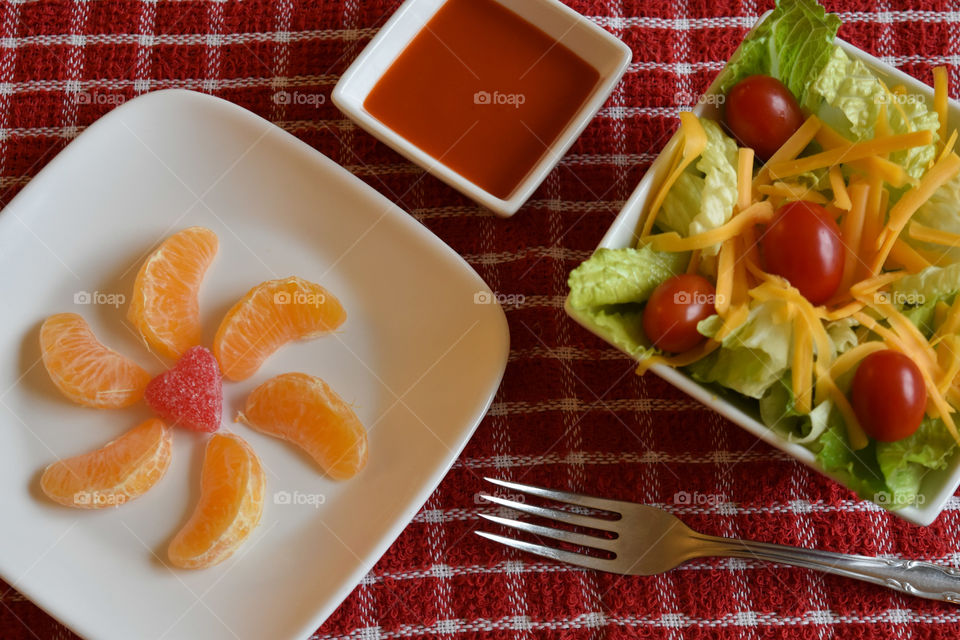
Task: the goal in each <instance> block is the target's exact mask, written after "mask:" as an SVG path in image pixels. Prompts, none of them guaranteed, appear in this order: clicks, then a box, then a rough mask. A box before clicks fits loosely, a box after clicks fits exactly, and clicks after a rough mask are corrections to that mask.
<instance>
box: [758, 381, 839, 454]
mask: <svg viewBox="0 0 960 640" xmlns="http://www.w3.org/2000/svg"><path fill="white" fill-rule="evenodd" d="M759 405H760V419H761V420H762V421H763V423H764V424H765V425H767V426H768V427H770V428H771V429H773V430H774V431H776V432H778V433H780V434H782V435H783V436H784V437H786V439H787V440H789V441H790V442H796V443H797V444H804V445H808V444H810V443H811V442H815V441H816V440H817V439H818V438H819V437H820V436H821V435H822V434H823V432H824V431H826V429H827V427H828V426H829V421H830V414H831V412H832V411H833V402H831V401H830V400H824V401H823V402H821V403H820V404H818V405H817V406H816V407H814V408H813V411H811V412H810V413H808V414H806V415H803V414H800V413H797V411H796V409H795V405H794V395H793V389H792V388H791V387H790V376H789V375H787V376H784V377H782V378H781V379H780V380H778V381H777V382H776V383H774V384H772V385H770V388H769V389H767V391H766V393H764V394H763V397H762V398H760V403H759Z"/></svg>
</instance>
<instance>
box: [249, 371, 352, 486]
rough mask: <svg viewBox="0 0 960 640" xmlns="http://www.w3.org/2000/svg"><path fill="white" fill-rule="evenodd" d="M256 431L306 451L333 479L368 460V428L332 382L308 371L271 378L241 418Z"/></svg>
mask: <svg viewBox="0 0 960 640" xmlns="http://www.w3.org/2000/svg"><path fill="white" fill-rule="evenodd" d="M237 421H238V422H243V423H245V424H247V425H249V426H250V427H252V428H253V429H255V430H257V431H259V432H261V433H265V434H267V435H271V436H275V437H277V438H282V439H284V440H289V441H290V442H292V443H294V444H296V445H298V446H300V447H301V448H302V449H304V450H305V451H306V452H307V453H308V454H309V455H310V457H312V458H313V459H314V460H315V461H316V462H317V464H319V465H320V467H321V468H322V469H323V470H324V471H326V472H327V474H329V475H330V477H332V478H335V479H338V480H342V479H346V478H349V477H351V476H353V475H355V474H356V473H357V472H359V471H360V470H361V469H363V467H364V466H365V465H366V464H367V431H366V429H365V428H364V426H363V424H362V423H361V422H360V419H359V418H358V417H357V414H356V413H354V412H353V409H352V408H350V405H348V404H347V403H346V402H344V401H343V399H342V398H341V397H340V396H339V395H337V394H336V392H335V391H334V390H333V389H331V388H330V386H329V385H328V384H327V383H326V382H324V381H323V380H321V379H320V378H317V377H315V376H310V375H307V374H305V373H285V374H283V375H279V376H277V377H275V378H271V379H270V380H267V381H266V382H264V383H263V384H261V385H260V386H259V387H257V388H256V389H254V390H253V393H251V394H250V395H249V397H247V404H246V407H245V409H244V410H243V412H241V413H240V414H239V415H238V416H237Z"/></svg>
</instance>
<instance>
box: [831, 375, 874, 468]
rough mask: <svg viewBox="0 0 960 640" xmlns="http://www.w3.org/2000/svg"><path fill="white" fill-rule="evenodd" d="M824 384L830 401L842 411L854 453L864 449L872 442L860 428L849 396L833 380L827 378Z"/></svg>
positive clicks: (848, 438)
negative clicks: (848, 398)
mask: <svg viewBox="0 0 960 640" xmlns="http://www.w3.org/2000/svg"><path fill="white" fill-rule="evenodd" d="M824 384H825V386H826V387H827V389H828V395H829V397H830V399H831V400H833V404H834V405H836V407H837V409H838V410H839V411H840V415H842V416H843V422H844V424H845V426H846V428H847V440H849V441H850V448H851V449H853V450H854V451H859V450H860V449H863V448H864V447H865V446H867V445H868V444H869V443H870V441H869V440H867V434H865V433H864V432H863V427H861V426H860V421H859V420H858V419H857V414H856V413H854V411H853V407H851V406H850V401H849V400H847V396H845V395H843V392H842V391H840V389H839V388H838V387H837V385H836V383H834V381H833V380H831V379H829V378H827V379H826V381H825V382H824Z"/></svg>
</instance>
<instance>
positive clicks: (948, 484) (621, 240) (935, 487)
mask: <svg viewBox="0 0 960 640" xmlns="http://www.w3.org/2000/svg"><path fill="white" fill-rule="evenodd" d="M768 13H769V12H768ZM767 15H768V14H764V15H763V16H761V17H760V21H762V20H763V19H764V18H765V17H766V16H767ZM758 23H759V21H758ZM836 42H837V44H839V45H840V46H841V47H842V48H843V50H844V51H846V52H847V54H848V55H850V56H851V57H852V58H855V59H859V60H861V61H862V62H863V63H864V64H865V65H866V66H867V67H868V68H870V70H871V71H873V72H874V73H875V74H877V76H878V77H880V78H881V79H882V80H884V81H885V82H886V83H887V85H888V86H890V87H893V86H896V85H898V84H903V85H904V86H905V87H906V88H907V90H908V91H909V92H910V93H915V94H922V95H924V96H926V97H927V99H928V100H929V103H930V104H933V89H931V88H930V87H929V86H927V85H925V84H923V83H922V82H919V81H917V80H916V79H915V78H913V77H911V76H908V75H907V74H905V73H903V72H902V71H900V70H898V69H895V68H893V67H891V66H890V65H888V64H885V63H884V62H882V61H881V60H878V59H877V58H875V57H874V56H871V55H870V54H868V53H866V52H865V51H862V50H860V49H858V48H857V47H855V46H853V45H852V44H850V43H848V42H844V41H842V40H840V39H839V38H838V39H837V40H836ZM717 93H718V92H717V83H716V82H714V83H713V85H711V86H710V88H709V89H708V90H707V92H706V93H705V94H704V96H705V98H709V96H715V95H717ZM693 112H694V113H695V114H697V115H698V116H704V117H709V118H713V119H719V113H718V107H717V101H716V100H710V99H701V100H700V101H699V104H698V105H697V107H696V108H695V109H694V110H693ZM949 126H950V128H960V104H958V103H957V102H955V101H953V100H951V101H950V106H949ZM678 144H679V139H678V138H677V137H676V136H674V137H673V138H671V139H670V141H669V142H668V143H667V145H666V146H665V148H664V150H663V151H662V152H661V153H660V155H659V156H658V157H657V159H656V160H655V161H654V162H653V164H652V165H651V166H650V169H649V170H648V171H647V173H646V174H645V175H644V176H643V178H642V179H641V180H640V184H638V185H637V188H636V189H635V190H634V192H633V194H631V196H630V199H629V200H627V203H626V204H625V205H624V206H623V209H622V210H621V211H620V213H619V214H618V215H617V217H616V219H615V220H614V221H613V224H612V225H611V226H610V229H608V230H607V233H606V234H605V235H604V236H603V239H602V240H601V241H600V245H599V247H606V248H612V249H615V248H623V247H634V246H636V244H637V235H636V232H637V230H638V229H639V227H640V223H641V222H642V220H643V217H644V216H645V215H646V213H647V211H648V209H649V207H650V204H651V202H650V200H651V199H652V197H653V196H654V194H655V193H656V187H657V186H658V185H659V184H660V183H661V182H662V181H663V180H664V179H665V178H666V176H667V172H668V170H669V169H668V164H669V160H670V158H671V157H672V152H673V150H674V149H675V148H676V147H677V145H678ZM599 247H598V248H599ZM566 311H567V314H568V315H569V316H570V317H571V318H573V319H574V320H576V321H577V322H578V323H580V324H581V325H583V326H584V327H585V328H586V329H588V330H592V329H591V327H590V325H589V322H587V321H586V320H584V319H581V318H579V317H578V315H577V311H576V309H574V308H573V307H571V306H570V303H569V300H568V301H567V304H566ZM600 337H603V336H600ZM651 371H653V372H654V373H656V374H657V375H658V376H660V377H661V378H663V379H664V380H666V381H667V382H669V383H671V384H672V385H674V386H675V387H677V388H678V389H680V390H681V391H683V392H685V393H687V394H689V395H690V396H692V397H694V398H696V399H697V400H699V401H700V402H702V403H704V404H705V405H707V406H708V407H710V408H712V409H714V410H715V411H717V412H718V413H720V414H722V415H724V416H726V417H727V418H729V419H730V420H732V421H733V422H735V423H737V424H738V425H740V426H741V427H743V428H744V429H746V430H747V431H749V432H750V433H752V434H753V435H754V436H756V437H757V438H760V439H761V440H763V441H765V442H767V443H768V444H770V445H772V446H774V447H776V448H777V449H780V450H781V451H784V452H785V453H788V454H790V455H792V456H794V457H795V458H797V459H798V460H800V461H801V462H803V463H804V464H806V465H808V466H810V467H812V468H813V469H816V470H817V471H819V472H820V473H824V471H823V470H822V469H820V467H818V466H817V464H816V461H815V456H814V454H813V453H812V452H811V451H810V450H809V449H807V448H806V447H804V446H802V445H799V444H793V443H790V442H787V441H786V440H785V439H783V438H782V437H780V436H779V435H778V434H776V433H774V432H773V431H771V430H770V429H768V428H767V426H766V425H764V424H763V423H762V422H761V421H760V419H759V414H758V413H757V411H756V410H751V409H750V408H749V407H748V406H747V403H744V404H743V406H738V405H736V404H734V403H731V402H729V401H728V400H726V399H724V398H720V397H718V396H717V395H716V392H715V391H713V390H712V389H710V388H708V387H706V386H704V385H701V384H699V383H698V382H696V381H695V380H693V379H692V378H691V377H690V376H688V375H687V374H685V373H684V372H682V371H680V370H677V369H672V368H670V367H667V366H663V365H655V366H653V367H651ZM824 475H827V476H829V477H831V478H833V479H834V480H836V481H838V482H840V480H839V479H838V478H836V477H834V476H832V475H831V474H829V473H824ZM841 484H843V483H842V482H841ZM957 487H960V455H955V456H954V457H953V460H951V462H950V463H949V465H948V467H947V468H946V469H943V470H941V471H933V472H930V473H928V474H927V475H926V476H925V477H924V479H923V484H922V485H921V487H920V494H919V495H920V498H919V500H920V501H922V503H921V504H918V505H915V506H910V507H904V508H902V509H897V510H894V511H892V512H891V513H893V514H895V515H897V516H900V517H901V518H903V519H904V520H907V521H909V522H913V523H915V524H919V525H923V526H926V525H928V524H930V523H931V522H933V521H934V520H935V519H936V518H937V516H938V515H940V512H941V511H943V508H944V507H945V506H946V504H947V501H948V500H949V499H950V498H951V496H953V494H954V492H955V491H956V490H957Z"/></svg>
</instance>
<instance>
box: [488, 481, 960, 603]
mask: <svg viewBox="0 0 960 640" xmlns="http://www.w3.org/2000/svg"><path fill="white" fill-rule="evenodd" d="M486 480H487V481H488V482H492V483H493V484H495V485H498V486H500V487H503V488H505V489H510V490H512V491H516V492H519V493H522V494H526V495H532V496H537V497H540V498H546V499H548V500H555V501H558V502H563V503H565V504H569V505H573V506H576V507H585V508H587V509H594V510H599V511H606V512H609V513H610V514H613V515H615V516H619V517H618V518H613V519H607V518H597V517H592V516H587V515H583V514H580V513H574V512H571V511H564V510H559V509H551V508H547V507H539V506H535V505H530V504H526V503H525V502H519V501H516V500H508V499H506V498H501V497H499V496H492V495H485V494H484V495H481V497H482V498H484V499H486V500H488V501H490V502H493V503H495V504H499V505H501V506H504V507H509V508H510V509H515V510H517V511H520V512H522V513H527V514H530V515H533V516H539V517H541V518H546V519H548V520H554V521H557V522H563V523H566V524H569V525H574V526H577V527H585V528H588V529H594V530H596V531H600V532H605V533H607V534H615V537H612V538H604V537H600V536H597V535H589V534H585V533H575V532H572V531H566V530H562V529H553V528H550V527H545V526H541V525H538V524H532V523H530V522H525V521H522V520H511V519H509V518H501V517H500V516H494V515H488V514H483V513H481V514H480V515H481V516H482V517H484V518H486V519H487V520H490V521H491V522H496V523H497V524H501V525H504V526H506V527H512V528H514V529H519V530H521V531H526V532H528V533H532V534H533V535H535V536H541V537H544V538H551V539H554V540H560V541H562V542H567V543H570V544H573V545H576V546H579V547H585V548H588V549H596V550H601V551H606V552H609V553H611V554H613V557H612V558H598V557H595V556H589V555H586V554H583V553H576V552H573V551H565V550H563V549H556V548H554V547H548V546H545V545H540V544H533V543H530V542H524V541H522V540H516V539H514V538H507V537H504V536H500V535H497V534H493V533H488V532H486V531H476V532H475V533H476V534H477V535H480V536H483V537H484V538H487V539H489V540H493V541H494V542H499V543H501V544H505V545H507V546H508V547H513V548H515V549H520V550H522V551H527V552H529V553H534V554H536V555H538V556H543V557H546V558H552V559H554V560H559V561H561V562H567V563H569V564H574V565H578V566H581V567H587V568H588V569H597V570H599V571H608V572H611V573H621V574H625V575H638V576H649V575H653V574H656V573H661V572H663V571H668V570H670V569H673V568H674V567H676V566H677V565H679V564H682V563H683V562H686V561H687V560H690V559H692V558H701V557H705V556H732V557H737V558H755V559H757V560H765V561H768V562H779V563H781V564H789V565H793V566H797V567H804V568H807V569H816V570H818V571H823V572H825V573H833V574H837V575H841V576H846V577H848V578H855V579H857V580H863V581H864V582H870V583H873V584H878V585H880V586H883V587H889V588H891V589H896V590H897V591H902V592H903V593H907V594H910V595H914V596H919V597H921V598H928V599H930V600H942V601H944V602H952V603H954V604H960V570H957V569H954V568H953V567H944V566H940V565H936V564H931V563H929V562H920V561H917V560H900V559H893V558H872V557H869V556H861V555H853V554H846V553H833V552H830V551H816V550H813V549H801V548H799V547H788V546H785V545H780V544H770V543H768V542H752V541H749V540H737V539H734V538H721V537H716V536H708V535H704V534H702V533H698V532H696V531H694V530H693V529H691V528H689V527H687V526H686V525H685V524H683V522H681V521H680V520H679V519H678V518H676V517H675V516H674V515H672V514H670V513H667V512H666V511H663V510H662V509H658V508H656V507H651V506H648V505H643V504H637V503H635V502H625V501H621V500H608V499H606V498H596V497H593V496H587V495H581V494H577V493H569V492H567V491H556V490H554V489H545V488H543V487H535V486H532V485H527V484H519V483H516V482H507V481H505V480H497V479H494V478H486Z"/></svg>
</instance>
